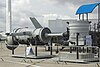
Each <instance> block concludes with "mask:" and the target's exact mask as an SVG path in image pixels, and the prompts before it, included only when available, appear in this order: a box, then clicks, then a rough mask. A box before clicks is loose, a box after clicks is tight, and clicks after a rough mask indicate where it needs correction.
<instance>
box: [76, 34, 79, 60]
mask: <svg viewBox="0 0 100 67" xmlns="http://www.w3.org/2000/svg"><path fill="white" fill-rule="evenodd" d="M78 36H79V33H76V45H77V46H78ZM76 55H77V59H79V51H78V47H77V49H76Z"/></svg>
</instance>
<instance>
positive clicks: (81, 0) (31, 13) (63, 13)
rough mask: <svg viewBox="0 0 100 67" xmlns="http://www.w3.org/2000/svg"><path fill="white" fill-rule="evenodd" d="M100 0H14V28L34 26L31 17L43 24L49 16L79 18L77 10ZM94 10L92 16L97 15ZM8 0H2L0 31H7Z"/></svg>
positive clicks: (0, 6)
mask: <svg viewBox="0 0 100 67" xmlns="http://www.w3.org/2000/svg"><path fill="white" fill-rule="evenodd" d="M96 2H100V0H12V28H13V29H14V28H19V27H31V28H34V26H33V24H32V23H31V21H30V19H29V17H36V18H37V19H38V21H39V22H40V24H41V25H42V26H44V27H45V26H47V22H44V20H45V19H46V18H45V17H47V16H51V17H52V16H53V17H55V18H64V19H72V18H78V16H76V15H75V13H76V10H77V9H78V8H79V6H81V5H83V4H89V3H96ZM96 12H97V11H96V10H94V12H93V14H91V17H93V16H95V15H96ZM5 17H6V0H0V31H5V21H6V19H5Z"/></svg>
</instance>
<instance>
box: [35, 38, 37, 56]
mask: <svg viewBox="0 0 100 67" xmlns="http://www.w3.org/2000/svg"><path fill="white" fill-rule="evenodd" d="M35 56H37V37H36V38H35Z"/></svg>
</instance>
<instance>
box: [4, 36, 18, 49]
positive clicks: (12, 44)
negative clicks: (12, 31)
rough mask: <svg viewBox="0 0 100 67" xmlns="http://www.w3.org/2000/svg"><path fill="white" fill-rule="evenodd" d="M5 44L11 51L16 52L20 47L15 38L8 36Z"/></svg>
mask: <svg viewBox="0 0 100 67" xmlns="http://www.w3.org/2000/svg"><path fill="white" fill-rule="evenodd" d="M5 42H6V47H7V48H8V49H10V50H14V49H15V48H17V47H18V45H19V44H18V42H17V40H16V38H15V36H7V38H6V41H5Z"/></svg>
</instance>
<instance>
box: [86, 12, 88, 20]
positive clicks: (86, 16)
mask: <svg viewBox="0 0 100 67" xmlns="http://www.w3.org/2000/svg"><path fill="white" fill-rule="evenodd" d="M86 20H87V21H88V13H86Z"/></svg>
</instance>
